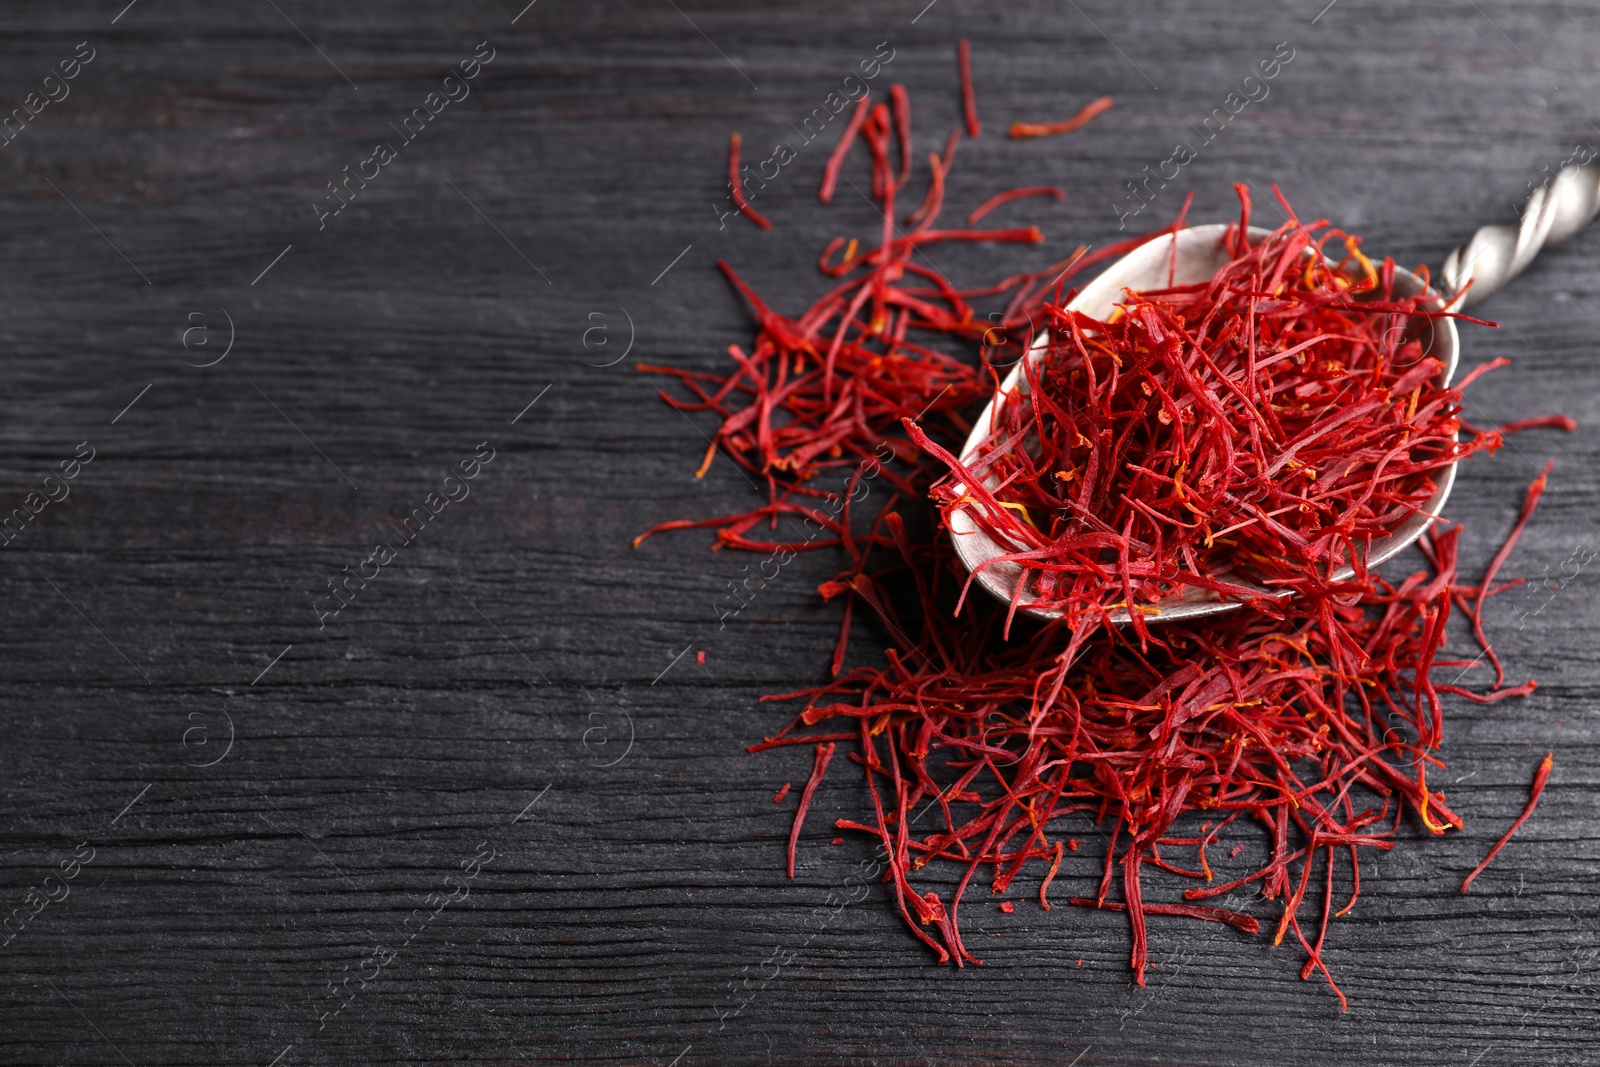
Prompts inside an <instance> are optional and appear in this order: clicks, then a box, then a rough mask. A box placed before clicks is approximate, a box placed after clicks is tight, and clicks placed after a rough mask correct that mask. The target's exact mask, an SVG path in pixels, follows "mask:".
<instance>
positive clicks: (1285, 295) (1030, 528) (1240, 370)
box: [910, 186, 1500, 637]
mask: <svg viewBox="0 0 1600 1067" xmlns="http://www.w3.org/2000/svg"><path fill="white" fill-rule="evenodd" d="M1238 192H1239V196H1240V200H1241V203H1242V204H1243V212H1242V214H1241V218H1240V221H1239V223H1238V225H1237V226H1233V227H1230V229H1229V231H1228V236H1227V239H1226V242H1225V245H1226V248H1227V251H1228V253H1229V254H1230V255H1231V256H1232V259H1231V261H1230V262H1228V263H1227V264H1226V265H1225V266H1223V267H1222V268H1221V269H1220V270H1218V271H1217V272H1216V273H1215V274H1214V275H1213V276H1212V277H1211V278H1210V280H1209V281H1206V282H1204V283H1201V284H1196V285H1188V286H1182V287H1177V288H1170V289H1164V290H1160V291H1146V292H1142V293H1127V294H1125V299H1124V301H1123V302H1121V303H1119V304H1118V305H1117V306H1116V307H1115V308H1114V309H1113V311H1112V314H1111V316H1110V317H1109V319H1108V321H1105V322H1100V321H1097V320H1095V319H1093V318H1090V317H1089V316H1087V315H1084V314H1082V313H1081V312H1075V311H1067V310H1065V309H1063V308H1060V307H1054V306H1051V307H1047V308H1045V309H1044V314H1043V315H1042V316H1041V322H1040V325H1041V326H1043V327H1045V328H1046V329H1048V330H1049V337H1050V338H1051V339H1052V340H1051V341H1050V343H1048V344H1047V345H1046V346H1045V350H1044V351H1043V352H1042V353H1041V355H1040V357H1039V358H1038V360H1037V361H1035V360H1033V359H1029V360H1028V361H1025V362H1024V363H1023V369H1024V371H1025V374H1024V382H1023V384H1024V385H1025V386H1026V388H1025V389H1018V390H1013V391H1009V392H1008V393H1007V394H1006V398H1007V399H1006V402H1005V403H1002V404H1000V405H999V406H998V407H997V409H996V412H995V417H994V418H993V419H992V425H991V426H990V427H988V429H989V431H990V433H989V437H988V439H987V440H986V441H985V442H984V443H983V444H982V445H981V446H980V447H979V448H978V449H977V450H976V452H975V453H974V454H972V455H971V456H969V457H966V458H965V459H964V460H958V459H957V458H956V457H955V456H954V455H952V454H950V453H949V452H947V451H946V450H945V449H942V448H941V447H940V446H939V445H937V444H935V443H933V442H931V441H928V440H926V438H925V435H923V434H922V433H921V432H920V431H919V430H918V429H917V428H916V427H915V426H912V427H910V432H911V434H912V436H913V438H914V439H916V440H917V443H918V444H919V445H921V446H922V447H923V448H924V449H925V450H926V451H928V452H930V453H932V454H933V455H935V456H937V457H938V458H939V459H940V460H941V461H943V462H944V463H945V465H946V466H947V467H949V468H950V472H951V473H950V474H949V475H948V476H947V477H945V478H944V479H942V480H941V481H940V482H939V483H938V484H936V485H935V486H934V489H933V496H934V499H935V500H937V501H938V502H939V503H940V504H941V506H942V508H943V509H944V511H945V513H946V516H947V518H948V515H949V513H950V512H951V511H953V510H956V509H961V510H963V511H964V512H966V514H967V515H968V516H970V517H971V518H972V519H973V520H974V523H975V525H976V526H977V527H978V528H979V529H981V530H982V531H983V532H985V533H987V534H988V535H989V536H990V538H991V539H992V540H994V541H995V542H997V543H999V544H1000V545H1003V546H1007V547H1008V548H1009V549H1010V550H1011V551H1010V552H1009V553H1008V554H1007V555H1004V556H1000V557H997V558H996V559H994V560H991V561H990V562H989V563H988V564H985V566H993V565H996V564H998V563H1000V562H1001V561H1008V562H1010V563H1013V564H1016V565H1018V566H1020V567H1022V568H1023V571H1024V575H1025V578H1024V580H1023V581H1022V582H1021V583H1019V584H1018V586H1017V595H1016V598H1015V599H1016V600H1020V599H1021V597H1022V596H1023V594H1024V593H1026V594H1027V596H1028V597H1029V599H1030V600H1031V606H1032V607H1033V608H1035V609H1036V610H1040V611H1046V612H1056V613H1061V614H1064V615H1065V616H1066V618H1067V622H1068V626H1069V628H1071V629H1074V630H1078V629H1080V628H1081V627H1091V626H1094V625H1098V624H1099V623H1100V622H1101V621H1102V619H1103V616H1105V614H1106V612H1107V611H1108V609H1110V608H1112V607H1124V606H1127V605H1134V606H1135V607H1136V608H1138V609H1139V610H1136V611H1135V612H1134V625H1135V627H1136V629H1138V630H1140V636H1141V637H1144V636H1145V635H1144V632H1143V631H1144V628H1145V627H1144V619H1145V617H1146V614H1156V613H1158V612H1159V608H1160V606H1161V605H1162V603H1163V602H1164V601H1170V600H1171V599H1172V598H1173V597H1175V596H1180V595H1183V594H1186V593H1191V592H1194V591H1197V590H1198V591H1207V592H1211V593H1220V594H1224V595H1226V596H1229V597H1231V598H1233V599H1251V598H1263V597H1269V596H1281V595H1285V594H1290V593H1292V594H1294V595H1297V596H1314V595H1322V594H1325V593H1327V592H1330V591H1336V587H1337V586H1338V585H1339V583H1338V582H1336V581H1335V578H1336V575H1337V572H1338V571H1339V570H1340V568H1341V567H1343V566H1344V565H1345V564H1346V563H1350V564H1353V565H1354V567H1356V568H1359V567H1360V566H1361V563H1362V560H1363V558H1364V556H1365V553H1366V549H1367V546H1368V545H1370V544H1371V543H1372V542H1373V541H1374V540H1377V539H1379V538H1382V537H1384V536H1386V535H1388V534H1390V533H1392V532H1393V531H1394V530H1395V529H1396V528H1397V527H1398V526H1400V525H1401V524H1402V523H1403V522H1405V521H1406V520H1408V519H1410V518H1412V517H1413V516H1414V515H1416V514H1417V512H1418V511H1419V510H1420V509H1422V508H1423V507H1424V506H1425V505H1426V504H1427V503H1428V501H1429V497H1430V496H1431V495H1432V494H1433V492H1434V489H1435V485H1434V481H1433V476H1434V475H1435V474H1436V473H1437V472H1438V471H1439V470H1441V469H1442V468H1444V467H1447V466H1449V465H1450V464H1452V463H1455V462H1456V461H1458V460H1460V459H1462V458H1463V457H1465V456H1469V455H1472V454H1474V453H1476V452H1479V451H1484V450H1488V449H1493V448H1496V447H1498V446H1499V444H1500V437H1499V435H1498V434H1495V433H1482V434H1478V435H1476V436H1474V437H1473V438H1472V439H1471V440H1470V441H1468V442H1467V443H1460V442H1458V441H1457V435H1458V433H1459V431H1460V429H1461V424H1460V421H1459V415H1460V411H1461V389H1462V388H1464V387H1465V386H1466V385H1468V384H1470V382H1471V380H1472V379H1473V378H1474V377H1475V376H1476V375H1477V374H1478V373H1480V371H1481V369H1482V368H1480V371H1474V372H1473V373H1472V374H1470V375H1468V376H1467V377H1466V379H1464V380H1463V381H1462V382H1461V383H1460V385H1458V386H1446V385H1444V384H1442V382H1441V381H1440V378H1441V372H1442V370H1443V367H1442V365H1441V364H1440V362H1439V361H1438V360H1436V359H1433V358H1430V357H1429V356H1427V355H1425V354H1424V351H1423V343H1422V338H1423V337H1425V336H1428V335H1429V331H1428V330H1427V326H1428V324H1429V323H1430V322H1431V321H1432V320H1435V319H1438V318H1440V317H1443V316H1444V314H1445V313H1444V312H1443V311H1440V310H1437V309H1436V308H1432V307H1429V306H1428V304H1427V302H1426V301H1425V300H1424V298H1423V297H1422V296H1421V295H1420V294H1419V295H1415V296H1411V297H1405V298H1401V297H1398V296H1396V294H1395V292H1394V289H1395V273H1394V271H1395V268H1394V263H1393V261H1392V260H1385V261H1384V263H1383V264H1382V265H1381V266H1378V265H1374V264H1373V263H1372V262H1371V261H1370V260H1368V259H1367V258H1366V257H1365V256H1363V255H1362V254H1361V250H1360V242H1359V240H1358V239H1357V238H1355V237H1352V236H1349V235H1347V234H1344V233H1343V232H1341V231H1339V230H1332V229H1328V230H1325V231H1324V232H1319V231H1321V230H1322V228H1323V227H1324V225H1325V224H1324V223H1321V222H1311V223H1302V222H1301V221H1300V220H1299V219H1297V218H1295V217H1294V216H1293V214H1292V211H1291V210H1290V209H1289V208H1288V205H1287V203H1285V204H1284V205H1283V206H1284V209H1285V213H1286V214H1287V215H1288V218H1287V221H1285V222H1284V224H1283V225H1282V226H1281V227H1279V228H1278V229H1277V230H1275V231H1273V232H1272V233H1271V234H1270V235H1268V236H1266V237H1264V238H1263V239H1261V240H1259V241H1257V242H1256V243H1254V244H1252V243H1251V241H1250V237H1249V221H1250V197H1249V194H1248V191H1247V190H1246V189H1245V188H1244V187H1242V186H1241V187H1239V189H1238ZM1339 238H1342V239H1343V246H1344V249H1345V256H1344V259H1343V260H1342V261H1339V262H1334V261H1332V260H1330V259H1328V258H1326V257H1325V256H1324V251H1325V249H1326V247H1327V245H1328V244H1329V242H1331V241H1334V240H1335V239H1339ZM1352 271H1354V274H1352ZM1435 303H1437V301H1435ZM1453 317H1457V318H1464V317H1465V316H1453ZM1471 321H1478V320H1471ZM1419 326H1420V327H1421V329H1418V328H1417V327H1419ZM1352 581H1353V584H1352V585H1350V586H1349V587H1348V588H1349V590H1350V591H1351V592H1359V591H1360V590H1361V589H1362V588H1364V587H1365V583H1366V577H1365V575H1364V574H1361V573H1357V574H1356V575H1355V576H1354V578H1353V579H1352ZM1261 607H1263V608H1265V609H1267V610H1271V605H1261Z"/></svg>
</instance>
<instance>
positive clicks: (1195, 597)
mask: <svg viewBox="0 0 1600 1067" xmlns="http://www.w3.org/2000/svg"><path fill="white" fill-rule="evenodd" d="M1228 229H1229V227H1228V226H1227V225H1223V224H1218V225H1211V226H1192V227H1189V228H1187V229H1182V230H1178V231H1176V232H1174V233H1171V234H1164V235H1162V236H1160V237H1156V238H1153V239H1152V240H1150V241H1148V242H1146V243H1145V244H1143V245H1140V246H1139V247H1138V248H1136V249H1134V250H1133V251H1132V252H1129V253H1128V254H1127V255H1126V256H1123V257H1122V258H1121V259H1119V260H1117V261H1116V262H1115V263H1113V264H1112V265H1111V266H1109V267H1107V268H1106V269H1105V271H1104V272H1102V273H1101V274H1100V276H1099V277H1097V278H1095V279H1094V281H1092V282H1090V283H1089V284H1088V285H1086V286H1084V288H1083V290H1082V291H1081V292H1079V293H1078V295H1077V296H1075V297H1073V298H1072V300H1071V301H1070V302H1068V304H1067V305H1066V307H1067V309H1068V310H1070V311H1079V312H1082V313H1083V314H1085V315H1088V316H1090V317H1091V318H1095V319H1101V320H1104V319H1105V318H1106V317H1107V316H1109V315H1110V314H1111V309H1112V308H1113V307H1115V306H1116V305H1117V304H1118V303H1119V302H1120V301H1121V300H1122V294H1123V291H1124V290H1127V289H1131V290H1133V291H1135V292H1140V291H1146V290H1152V289H1165V288H1168V287H1169V286H1174V285H1193V284H1196V283H1199V282H1204V281H1207V280H1209V279H1210V278H1211V277H1213V276H1214V275H1215V274H1216V273H1217V271H1219V270H1221V269H1222V267H1224V266H1225V265H1226V264H1227V263H1228V262H1229V261H1230V260H1231V259H1232V256H1231V255H1230V253H1229V252H1228V251H1227V249H1226V247H1225V246H1224V243H1223V238H1224V235H1225V234H1226V232H1227V231H1228ZM1270 233H1271V231H1268V230H1264V229H1260V228H1258V227H1251V229H1250V237H1251V239H1252V240H1254V241H1260V240H1264V239H1265V238H1267V237H1268V236H1270ZM1306 254H1307V255H1318V254H1319V253H1318V252H1317V251H1316V250H1315V249H1307V252H1306ZM1394 293H1395V295H1396V296H1398V297H1400V298H1406V297H1411V296H1416V295H1418V294H1425V295H1426V296H1427V297H1428V298H1429V300H1430V303H1431V304H1432V305H1433V306H1435V307H1441V308H1442V307H1443V306H1444V300H1443V299H1442V298H1440V297H1439V295H1438V294H1437V293H1435V292H1434V291H1433V290H1432V289H1431V288H1429V287H1428V285H1427V283H1426V282H1424V281H1423V280H1422V279H1421V278H1420V277H1418V276H1417V275H1415V274H1413V273H1411V272H1410V271H1407V270H1403V269H1401V268H1399V267H1396V268H1395V272H1394ZM1412 327H1413V329H1417V330H1418V331H1419V332H1418V336H1419V337H1421V338H1422V339H1423V341H1424V345H1423V347H1424V355H1426V356H1429V357H1432V358H1433V359H1437V360H1438V361H1439V362H1440V363H1441V364H1443V367H1444V369H1443V370H1442V371H1440V374H1439V379H1438V381H1439V384H1440V385H1441V386H1444V385H1448V384H1449V382H1450V379H1451V377H1452V376H1453V375H1454V374H1455V370H1456V361H1457V358H1458V355H1459V349H1460V340H1459V338H1458V337H1457V334H1456V327H1455V323H1454V322H1453V321H1452V320H1450V319H1448V318H1437V319H1417V320H1414V321H1413V323H1412ZM1048 347H1049V334H1048V332H1041V333H1040V334H1039V335H1038V336H1037V337H1035V338H1034V340H1033V343H1032V345H1030V346H1029V349H1028V351H1027V353H1026V354H1025V355H1024V356H1023V358H1022V359H1021V360H1018V361H1017V365H1016V366H1014V367H1012V368H1011V372H1010V373H1009V374H1008V375H1007V376H1006V379H1005V381H1004V382H1002V383H1001V385H1000V388H999V390H998V391H997V392H996V393H995V395H994V396H993V397H992V398H991V399H990V400H989V403H988V405H987V406H986V407H985V408H984V409H983V413H982V414H981V415H980V416H978V419H977V421H976V422H975V423H974V424H973V428H972V432H971V433H970V434H969V435H968V436H967V440H966V443H965V444H964V445H962V446H961V460H962V462H963V463H964V464H971V463H972V462H973V461H974V460H975V459H976V457H977V456H978V454H979V452H980V450H981V448H982V446H983V444H984V442H985V441H987V440H988V438H989V435H990V433H991V428H992V427H993V426H994V425H995V424H996V419H997V416H998V413H999V410H1000V405H1002V404H1007V403H1016V402H1019V401H1020V399H1021V398H1022V397H1023V396H1025V395H1026V394H1027V392H1028V389H1029V385H1028V379H1027V375H1026V374H1024V373H1023V371H1024V366H1025V364H1037V363H1038V361H1039V360H1041V359H1043V358H1044V355H1045V353H1046V351H1047V349H1048ZM1455 474H1456V465H1455V464H1454V463H1452V464H1450V465H1449V466H1447V467H1443V468H1441V469H1440V470H1438V471H1437V472H1435V474H1434V476H1433V477H1434V485H1435V488H1434V492H1433V495H1432V496H1431V497H1429V499H1428V502H1427V504H1426V505H1424V507H1423V508H1422V509H1421V510H1419V511H1418V512H1417V513H1416V514H1414V515H1412V516H1411V517H1410V518H1409V519H1407V520H1406V521H1405V522H1403V523H1401V524H1400V526H1399V527H1398V528H1396V529H1395V531H1394V532H1393V533H1391V534H1389V535H1388V536H1386V537H1381V538H1376V539H1374V540H1373V541H1372V543H1371V545H1370V546H1369V547H1368V551H1367V555H1366V564H1367V566H1369V567H1375V566H1377V565H1378V564H1380V563H1383V562H1384V561H1386V560H1388V559H1391V558H1392V557H1394V556H1395V555H1397V554H1398V553H1399V552H1401V551H1402V550H1403V549H1405V548H1406V546H1408V545H1410V544H1411V543H1412V542H1413V541H1415V540H1416V539H1417V538H1419V537H1421V536H1422V533H1423V531H1424V530H1426V529H1427V528H1428V526H1429V525H1430V524H1431V523H1432V522H1433V519H1434V516H1436V515H1438V514H1439V510H1440V508H1442V507H1443V506H1444V502H1445V500H1446V498H1448V497H1449V495H1450V488H1451V486H1452V485H1453V484H1454V483H1455ZM989 484H991V485H992V482H991V483H989ZM964 490H965V486H962V485H957V486H955V487H954V492H955V495H956V496H958V497H959V496H961V495H964ZM971 509H972V505H966V506H958V507H955V508H952V509H951V511H950V513H949V520H948V521H949V527H950V536H951V539H952V541H953V542H954V544H955V549H956V554H957V555H958V556H959V557H960V558H961V562H962V564H963V565H964V566H965V567H966V568H967V570H968V571H975V572H976V574H977V582H978V584H979V585H981V586H983V588H984V589H986V590H988V591H989V593H991V594H992V595H993V596H995V597H996V598H997V599H999V600H1000V601H1002V602H1003V603H1010V602H1011V600H1012V597H1013V595H1014V594H1015V593H1016V589H1017V584H1018V583H1019V582H1021V581H1023V580H1024V579H1025V577H1026V572H1025V569H1024V568H1023V567H1022V566H1021V565H1020V564H1017V563H1014V562H1011V561H1008V560H1000V561H999V562H991V561H993V560H997V559H998V558H999V557H1002V556H1005V555H1007V554H1009V553H1010V552H1013V551H1016V550H1017V549H1016V547H1014V546H1006V545H1002V544H999V543H997V542H996V541H995V540H994V539H993V538H992V537H990V535H989V534H988V533H987V532H985V531H984V530H983V529H982V528H981V527H980V526H979V525H978V523H977V521H976V520H975V518H974V517H973V514H972V510H971ZM986 564H987V565H986ZM1354 573H1355V570H1354V568H1353V567H1349V566H1346V567H1343V568H1341V569H1340V570H1338V571H1336V572H1335V574H1334V578H1335V580H1343V579H1346V578H1349V577H1350V576H1352V575H1353V574H1354ZM1229 581H1230V582H1233V583H1235V584H1237V585H1241V586H1245V587H1247V588H1251V589H1255V590H1259V591H1260V596H1262V597H1283V596H1286V595H1288V594H1287V593H1285V592H1284V591H1282V590H1272V589H1267V588H1265V587H1263V586H1258V585H1255V584H1254V583H1251V582H1249V581H1245V580H1241V579H1240V578H1239V576H1237V575H1233V576H1230V578H1229ZM1032 601H1033V597H1032V596H1031V595H1030V594H1029V592H1028V591H1027V590H1026V589H1024V590H1023V593H1022V596H1021V598H1020V599H1019V601H1018V605H1019V607H1020V609H1021V610H1022V611H1025V612H1027V613H1028V614H1030V615H1033V616H1035V617H1037V618H1041V619H1054V618H1059V617H1060V614H1061V613H1060V612H1057V611H1051V610H1046V609H1041V608H1035V607H1032V606H1030V605H1031V603H1032ZM1240 603H1241V602H1240V601H1238V600H1234V599H1231V598H1229V597H1226V596H1223V595H1222V594H1220V593H1217V592H1215V591H1212V590H1207V589H1196V588H1193V587H1190V588H1188V589H1185V590H1183V591H1182V592H1181V593H1178V594H1175V595H1173V596H1172V597H1170V598H1166V599H1163V600H1162V601H1161V602H1160V604H1159V605H1145V606H1143V612H1142V613H1143V614H1144V617H1145V622H1146V623H1161V622H1177V621H1179V620H1183V619H1194V618H1199V617H1201V616H1205V615H1216V614H1219V613H1221V612H1225V611H1231V610H1233V609H1234V608H1237V607H1239V606H1240ZM1107 615H1108V618H1109V619H1110V620H1111V621H1112V622H1114V623H1126V622H1128V621H1130V616H1129V614H1128V610H1127V609H1126V608H1114V609H1112V610H1110V611H1109V612H1108V613H1107Z"/></svg>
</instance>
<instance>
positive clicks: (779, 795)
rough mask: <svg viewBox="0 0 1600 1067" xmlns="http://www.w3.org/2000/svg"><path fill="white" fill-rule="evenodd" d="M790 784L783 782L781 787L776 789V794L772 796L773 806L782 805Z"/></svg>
mask: <svg viewBox="0 0 1600 1067" xmlns="http://www.w3.org/2000/svg"><path fill="white" fill-rule="evenodd" d="M790 784H791V783H789V782H784V783H783V784H782V785H780V786H779V787H778V791H777V792H776V793H774V794H772V802H773V803H774V804H781V803H783V798H784V797H786V796H788V795H789V786H790Z"/></svg>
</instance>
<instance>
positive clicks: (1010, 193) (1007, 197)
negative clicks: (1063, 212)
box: [967, 185, 1067, 226]
mask: <svg viewBox="0 0 1600 1067" xmlns="http://www.w3.org/2000/svg"><path fill="white" fill-rule="evenodd" d="M1025 196H1048V197H1051V198H1052V199H1055V200H1064V199H1066V196H1067V194H1066V192H1065V191H1063V190H1061V189H1058V188H1056V187H1055V186H1053V185H1030V186H1028V187H1027V188H1025V189H1008V190H1006V191H1005V192H1003V193H996V194H995V195H994V196H991V197H990V198H989V199H987V200H985V201H984V202H983V203H981V204H979V205H978V206H977V207H976V208H974V209H973V212H972V214H970V215H968V216H967V225H968V226H976V225H977V224H978V220H979V219H981V218H983V217H984V216H985V215H987V214H988V213H989V212H991V211H993V210H994V209H995V208H997V207H999V206H1000V205H1001V204H1009V203H1011V201H1013V200H1021V199H1022V198H1023V197H1025Z"/></svg>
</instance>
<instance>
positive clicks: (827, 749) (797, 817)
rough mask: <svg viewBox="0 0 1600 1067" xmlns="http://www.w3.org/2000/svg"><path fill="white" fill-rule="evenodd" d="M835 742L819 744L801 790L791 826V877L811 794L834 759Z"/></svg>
mask: <svg viewBox="0 0 1600 1067" xmlns="http://www.w3.org/2000/svg"><path fill="white" fill-rule="evenodd" d="M833 747H834V743H833V742H832V741H829V742H828V743H827V744H825V745H818V746H817V756H816V761H815V762H814V763H813V764H812V766H811V777H810V778H807V779H806V784H805V788H803V789H801V790H800V805H799V807H797V808H795V809H794V824H793V825H792V826H790V828H789V877H790V878H793V877H794V849H795V845H797V844H798V843H799V841H800V828H801V827H802V826H804V825H805V822H806V810H807V809H808V808H810V807H811V796H812V794H813V793H815V792H816V791H817V785H818V784H819V783H820V782H821V781H822V775H823V774H824V772H826V771H827V769H828V761H829V760H831V759H833Z"/></svg>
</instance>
